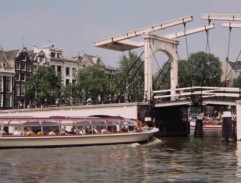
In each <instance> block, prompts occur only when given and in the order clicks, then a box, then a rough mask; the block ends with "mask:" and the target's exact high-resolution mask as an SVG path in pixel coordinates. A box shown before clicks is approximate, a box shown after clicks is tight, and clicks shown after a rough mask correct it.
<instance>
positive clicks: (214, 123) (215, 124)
mask: <svg viewBox="0 0 241 183" xmlns="http://www.w3.org/2000/svg"><path fill="white" fill-rule="evenodd" d="M195 126H196V120H191V121H190V127H192V128H195ZM215 128H222V122H221V121H219V120H213V119H210V118H206V119H204V120H203V129H215Z"/></svg>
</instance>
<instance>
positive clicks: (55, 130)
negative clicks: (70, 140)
mask: <svg viewBox="0 0 241 183" xmlns="http://www.w3.org/2000/svg"><path fill="white" fill-rule="evenodd" d="M57 132H58V130H57V129H53V130H51V131H50V132H49V133H48V135H57Z"/></svg>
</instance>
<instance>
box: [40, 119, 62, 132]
mask: <svg viewBox="0 0 241 183" xmlns="http://www.w3.org/2000/svg"><path fill="white" fill-rule="evenodd" d="M42 128H43V135H48V134H50V132H54V134H56V135H57V134H59V122H57V121H42Z"/></svg>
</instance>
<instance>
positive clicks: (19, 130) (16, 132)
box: [13, 128, 23, 136]
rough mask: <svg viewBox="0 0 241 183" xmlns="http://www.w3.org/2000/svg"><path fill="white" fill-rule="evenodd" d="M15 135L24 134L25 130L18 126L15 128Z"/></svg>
mask: <svg viewBox="0 0 241 183" xmlns="http://www.w3.org/2000/svg"><path fill="white" fill-rule="evenodd" d="M13 135H14V136H22V135H23V131H22V130H21V129H20V128H17V129H16V130H14V132H13Z"/></svg>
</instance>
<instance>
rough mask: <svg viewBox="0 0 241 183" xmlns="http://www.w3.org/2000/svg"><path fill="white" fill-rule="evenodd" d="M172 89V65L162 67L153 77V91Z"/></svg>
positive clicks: (166, 64)
mask: <svg viewBox="0 0 241 183" xmlns="http://www.w3.org/2000/svg"><path fill="white" fill-rule="evenodd" d="M167 88H170V63H169V62H167V63H165V64H163V65H162V67H161V69H160V70H159V71H158V72H157V74H156V75H154V76H153V90H160V89H167Z"/></svg>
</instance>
